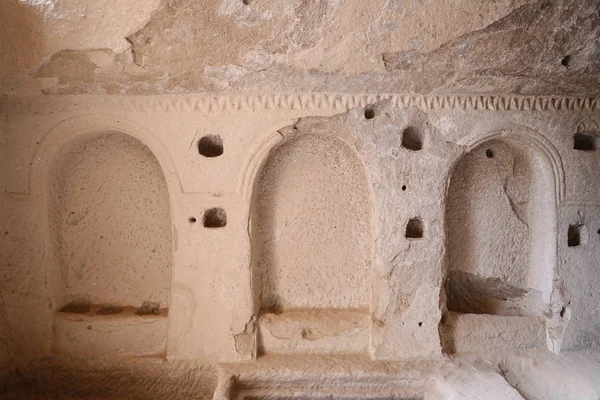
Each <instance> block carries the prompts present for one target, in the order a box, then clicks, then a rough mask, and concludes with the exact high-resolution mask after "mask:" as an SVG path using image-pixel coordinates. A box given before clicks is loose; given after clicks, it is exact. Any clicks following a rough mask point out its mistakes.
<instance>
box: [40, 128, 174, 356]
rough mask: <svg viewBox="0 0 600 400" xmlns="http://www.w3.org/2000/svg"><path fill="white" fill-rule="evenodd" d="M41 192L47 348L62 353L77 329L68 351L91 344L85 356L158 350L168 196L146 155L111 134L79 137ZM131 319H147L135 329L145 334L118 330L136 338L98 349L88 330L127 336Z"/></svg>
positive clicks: (166, 293) (168, 252)
mask: <svg viewBox="0 0 600 400" xmlns="http://www.w3.org/2000/svg"><path fill="white" fill-rule="evenodd" d="M49 188H50V193H49V195H48V199H49V227H50V235H51V237H52V250H53V261H54V262H53V264H54V271H55V276H56V281H57V288H56V290H57V291H58V293H56V298H57V301H58V308H59V312H58V313H57V322H56V323H55V334H56V337H55V348H56V347H58V348H60V350H65V347H69V346H71V344H69V343H68V341H66V340H63V339H64V338H65V337H68V336H69V335H72V334H73V330H75V331H78V330H79V329H87V330H88V331H90V332H86V333H85V337H88V338H89V340H88V341H87V342H85V343H83V342H81V341H80V342H79V343H77V344H76V346H80V347H81V346H83V347H86V346H88V347H89V346H92V347H93V349H90V348H87V350H89V351H101V352H102V351H108V352H110V350H109V348H111V347H115V348H114V349H115V350H116V351H118V352H125V353H128V347H129V349H132V352H133V353H144V354H146V353H150V354H155V353H159V352H161V351H164V343H165V340H166V318H165V317H166V314H167V310H168V307H169V298H170V285H171V270H172V263H173V254H172V233H171V215H170V202H169V193H168V189H167V184H166V181H165V177H164V175H163V172H162V169H161V166H160V165H159V163H158V161H157V160H156V158H155V156H154V155H153V154H152V152H151V151H150V150H149V149H148V148H147V147H146V146H145V145H144V144H142V143H141V142H140V141H139V140H138V139H135V138H133V137H132V136H129V135H126V134H124V133H121V132H116V131H107V132H102V133H97V134H90V135H88V136H86V137H83V138H81V137H80V138H77V139H76V140H74V141H73V143H72V144H71V146H68V145H67V146H66V147H64V146H63V148H62V149H61V150H60V152H59V153H58V156H57V158H56V161H55V162H54V164H53V165H52V168H51V172H50V186H49ZM72 314H78V316H77V318H71V317H70V315H72ZM132 318H133V319H135V318H146V319H147V321H145V324H138V326H147V328H144V329H146V330H149V331H148V332H146V333H148V334H149V336H148V335H146V333H144V329H142V330H141V331H140V332H137V331H136V332H129V333H128V334H129V335H135V334H140V337H138V338H137V339H135V338H134V337H133V336H132V337H126V336H125V335H121V336H119V333H117V334H116V336H115V337H114V338H113V340H112V341H110V340H109V341H107V342H106V343H102V342H101V341H99V340H98V338H95V336H94V334H95V332H94V330H95V329H96V328H98V329H99V330H101V329H102V328H101V327H102V326H103V324H105V323H108V322H107V321H109V320H111V319H117V320H118V321H121V322H122V324H121V325H122V326H121V325H120V323H119V322H114V321H112V322H110V324H112V325H111V326H113V328H115V329H114V331H115V332H119V329H117V326H121V328H122V329H133V328H132V326H135V324H133V325H132V324H131V321H130V319H132ZM149 318H150V319H152V318H154V319H156V321H152V320H148V319H149ZM159 320H160V321H159ZM77 321H84V322H85V325H86V326H85V327H83V328H82V327H80V326H79V324H78V323H77ZM140 322H141V321H140ZM153 326H154V327H153ZM122 333H123V332H121V334H122ZM105 336H106V335H105ZM105 336H103V337H105ZM79 337H80V338H81V337H83V335H82V336H79ZM117 337H119V338H124V340H125V341H127V342H128V343H123V342H121V341H120V340H119V339H116V340H114V339H115V338H117ZM136 340H137V341H138V343H136V344H134V342H136ZM144 341H146V344H149V343H150V344H151V345H150V347H147V346H146V347H145V346H143V345H141V343H144ZM103 346H106V347H103ZM161 349H162V350H161ZM79 350H82V349H81V348H79V349H78V351H79ZM85 350H86V349H83V352H84V353H85V352H86V351H85Z"/></svg>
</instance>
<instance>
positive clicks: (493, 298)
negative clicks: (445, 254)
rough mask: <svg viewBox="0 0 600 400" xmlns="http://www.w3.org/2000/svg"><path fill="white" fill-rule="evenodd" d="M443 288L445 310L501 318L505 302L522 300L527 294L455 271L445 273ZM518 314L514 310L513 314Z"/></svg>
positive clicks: (497, 282) (494, 278) (510, 286)
mask: <svg viewBox="0 0 600 400" xmlns="http://www.w3.org/2000/svg"><path fill="white" fill-rule="evenodd" d="M445 286H446V305H447V307H448V310H449V311H454V312H459V313H465V314H492V315H502V314H503V312H502V311H501V306H502V304H503V303H504V302H506V300H507V299H518V298H523V297H524V296H525V295H526V294H527V290H525V289H522V288H518V287H515V286H512V285H509V284H507V283H505V282H503V281H502V279H500V278H496V277H492V278H486V277H482V276H479V275H477V274H471V273H469V272H466V271H458V270H456V271H449V272H448V276H447V278H446V283H445ZM518 311H519V310H515V312H517V314H518Z"/></svg>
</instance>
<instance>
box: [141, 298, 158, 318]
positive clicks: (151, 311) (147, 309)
mask: <svg viewBox="0 0 600 400" xmlns="http://www.w3.org/2000/svg"><path fill="white" fill-rule="evenodd" d="M135 314H136V315H159V314H160V304H159V303H155V302H153V301H145V302H143V303H142V306H141V307H140V308H138V309H137V311H136V312H135Z"/></svg>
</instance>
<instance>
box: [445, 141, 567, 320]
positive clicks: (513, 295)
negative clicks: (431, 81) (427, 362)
mask: <svg viewBox="0 0 600 400" xmlns="http://www.w3.org/2000/svg"><path fill="white" fill-rule="evenodd" d="M490 158H493V159H494V162H489V159H490ZM553 193H554V186H553V179H552V173H551V168H550V166H549V165H548V164H547V163H546V160H545V158H544V157H543V156H541V155H538V154H537V153H536V151H535V149H531V148H527V147H526V146H524V144H522V143H520V142H515V141H512V140H510V139H507V140H491V141H488V142H486V143H483V144H482V145H480V146H478V147H477V148H475V149H474V150H472V151H471V152H470V153H468V154H466V155H465V156H463V158H462V159H461V160H460V161H459V162H458V164H457V165H456V167H455V169H454V171H453V173H452V177H451V181H450V186H449V189H448V196H447V202H446V229H447V232H446V235H447V257H448V274H447V281H446V294H447V306H448V309H449V310H450V311H455V312H459V313H477V314H495V315H513V316H524V315H540V314H542V313H543V310H544V309H545V304H546V303H547V302H548V301H549V296H550V293H551V291H552V271H553V267H552V266H553V264H554V257H553V256H552V255H553V254H554V253H555V250H554V249H555V233H554V232H555V224H556V222H555V217H553V215H554V214H555V201H554V196H552V194H553Z"/></svg>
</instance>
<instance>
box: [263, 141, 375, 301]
mask: <svg viewBox="0 0 600 400" xmlns="http://www.w3.org/2000/svg"><path fill="white" fill-rule="evenodd" d="M369 210H370V201H369V194H368V186H367V180H366V176H365V171H364V167H363V165H362V164H361V162H360V160H359V159H358V157H357V156H356V155H355V154H354V153H353V151H352V150H351V149H350V147H349V146H348V145H347V144H345V143H344V142H342V141H341V140H339V139H336V138H334V137H331V136H324V135H316V134H315V135H312V134H303V135H301V136H300V137H296V138H292V139H290V140H287V141H285V142H284V143H283V144H281V145H279V146H278V147H276V148H275V149H273V150H272V151H271V153H270V155H269V157H268V160H267V161H266V163H265V164H264V166H263V168H262V171H261V174H260V176H259V178H258V182H257V184H256V187H255V193H254V199H253V202H252V246H253V265H254V267H253V270H254V282H255V287H254V289H255V291H256V294H257V299H256V301H257V302H258V303H259V304H260V307H261V308H266V309H269V310H271V311H273V310H274V309H275V310H280V309H283V310H286V309H299V308H300V309H303V308H336V309H349V308H350V309H357V308H367V307H368V306H369V304H370V285H371V258H372V255H371V226H370V211H369Z"/></svg>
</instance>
